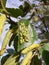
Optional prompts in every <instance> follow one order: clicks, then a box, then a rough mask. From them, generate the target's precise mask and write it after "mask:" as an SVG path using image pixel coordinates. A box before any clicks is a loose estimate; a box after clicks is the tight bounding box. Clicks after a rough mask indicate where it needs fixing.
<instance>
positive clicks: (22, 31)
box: [19, 23, 29, 44]
mask: <svg viewBox="0 0 49 65" xmlns="http://www.w3.org/2000/svg"><path fill="white" fill-rule="evenodd" d="M19 39H20V43H21V44H22V43H24V42H28V41H29V31H28V29H27V27H26V26H25V24H24V23H20V24H19Z"/></svg>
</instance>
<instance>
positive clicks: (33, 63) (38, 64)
mask: <svg viewBox="0 0 49 65" xmlns="http://www.w3.org/2000/svg"><path fill="white" fill-rule="evenodd" d="M30 65H42V62H41V60H40V59H38V56H37V55H36V56H34V57H33V58H32V60H31V64H30Z"/></svg>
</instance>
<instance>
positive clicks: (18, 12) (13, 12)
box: [6, 8, 23, 17]
mask: <svg viewBox="0 0 49 65" xmlns="http://www.w3.org/2000/svg"><path fill="white" fill-rule="evenodd" d="M6 10H7V11H8V12H9V15H10V16H12V17H18V16H23V11H22V10H21V9H14V8H6Z"/></svg>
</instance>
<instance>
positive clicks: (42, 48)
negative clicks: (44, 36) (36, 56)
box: [39, 43, 49, 55]
mask: <svg viewBox="0 0 49 65" xmlns="http://www.w3.org/2000/svg"><path fill="white" fill-rule="evenodd" d="M44 50H47V51H49V43H45V45H43V46H42V47H40V48H39V52H40V54H41V55H42V53H43V51H44Z"/></svg>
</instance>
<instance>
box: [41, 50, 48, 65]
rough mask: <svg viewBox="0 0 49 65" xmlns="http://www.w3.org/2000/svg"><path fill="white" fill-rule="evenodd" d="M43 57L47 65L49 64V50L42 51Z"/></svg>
mask: <svg viewBox="0 0 49 65" xmlns="http://www.w3.org/2000/svg"><path fill="white" fill-rule="evenodd" d="M42 58H43V60H44V61H45V64H46V65H49V51H46V50H44V51H43V53H42Z"/></svg>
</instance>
